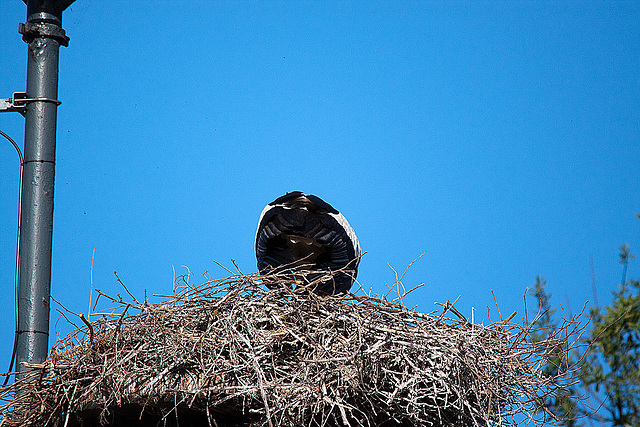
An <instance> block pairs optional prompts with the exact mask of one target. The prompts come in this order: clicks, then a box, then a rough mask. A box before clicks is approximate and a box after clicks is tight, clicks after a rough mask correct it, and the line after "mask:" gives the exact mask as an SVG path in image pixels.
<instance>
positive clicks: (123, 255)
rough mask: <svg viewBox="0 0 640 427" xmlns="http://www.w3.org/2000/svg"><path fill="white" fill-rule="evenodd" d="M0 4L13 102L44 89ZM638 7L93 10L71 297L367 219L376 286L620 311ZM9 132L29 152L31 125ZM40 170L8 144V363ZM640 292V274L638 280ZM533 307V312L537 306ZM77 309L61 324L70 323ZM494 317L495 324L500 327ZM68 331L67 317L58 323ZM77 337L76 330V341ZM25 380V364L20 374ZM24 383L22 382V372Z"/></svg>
mask: <svg viewBox="0 0 640 427" xmlns="http://www.w3.org/2000/svg"><path fill="white" fill-rule="evenodd" d="M25 9H26V8H25V6H24V4H23V3H22V2H21V1H19V0H11V1H9V0H4V1H2V3H1V4H0V16H1V17H2V19H1V20H0V45H1V46H2V47H1V48H0V52H1V53H2V67H1V68H0V89H1V90H2V92H1V93H0V97H9V96H11V93H12V92H16V91H23V90H24V89H25V80H26V78H25V74H26V52H27V47H26V44H25V43H23V42H22V40H21V38H20V35H19V34H18V33H17V28H18V23H19V22H24V20H25V15H26V10H25ZM639 22H640V3H638V2H624V1H617V2H609V1H606V2H605V1H593V2H583V1H579V2H578V1H576V2H572V1H567V2H551V1H549V2H458V1H456V2H415V1H412V2H378V1H376V2H260V3H258V2H204V1H189V2H187V1H155V2H143V1H130V0H129V1H109V2H106V1H105V2H102V1H101V2H97V1H88V0H78V1H76V2H75V3H74V4H73V5H72V6H71V8H70V9H69V10H67V11H66V12H65V14H64V18H63V27H64V28H65V30H66V31H67V34H68V35H69V36H70V38H71V41H70V44H69V47H68V48H62V49H61V55H60V84H59V99H60V100H62V102H63V104H62V105H61V106H60V107H59V109H58V140H57V165H56V189H55V211H54V247H53V250H54V253H53V266H52V268H53V270H52V294H53V296H54V297H55V298H56V299H57V300H59V301H61V302H63V303H64V304H65V305H66V306H67V307H69V308H70V309H72V310H74V311H78V312H84V313H86V311H87V306H88V303H89V287H90V281H89V278H90V266H91V256H92V251H93V249H94V248H95V260H94V266H93V281H94V287H95V288H100V289H102V290H103V291H105V292H107V293H111V294H116V293H122V289H121V288H120V287H119V285H118V283H117V282H116V280H115V277H114V275H113V271H114V270H116V271H117V272H118V275H119V277H120V278H121V279H122V280H123V282H124V283H126V285H127V287H128V288H129V290H131V292H133V293H134V294H135V295H136V296H138V297H141V296H142V295H143V294H144V290H145V289H147V292H148V293H149V294H151V293H167V292H170V291H171V287H172V278H173V274H174V273H173V268H174V267H175V270H176V272H177V274H181V273H184V272H185V271H186V270H185V269H184V268H183V267H181V266H187V267H188V268H189V269H190V270H191V272H193V274H194V276H193V278H192V280H193V281H195V282H199V281H201V280H202V278H201V276H200V275H201V274H202V273H204V272H205V271H208V272H209V274H210V275H211V276H212V277H222V276H225V275H226V272H225V271H224V270H223V269H221V268H220V267H218V266H216V264H215V263H214V262H213V260H216V261H218V262H220V263H222V264H225V265H228V266H230V265H231V261H230V260H231V259H235V260H236V261H237V262H238V264H239V265H240V267H241V269H242V270H243V271H244V272H253V271H255V269H256V266H255V258H254V253H253V239H254V235H255V228H256V226H257V221H258V217H259V215H260V212H261V210H262V208H263V207H264V205H265V204H266V203H268V202H270V201H271V200H273V199H275V198H276V197H278V196H280V195H282V194H284V193H285V192H287V191H293V190H301V191H304V192H307V193H312V194H316V195H318V196H320V197H322V198H324V199H325V200H326V201H328V202H329V203H331V204H332V205H333V206H334V207H336V208H337V209H338V210H340V211H341V212H342V213H344V214H345V215H346V217H347V218H348V220H349V222H350V223H351V225H352V226H353V228H354V229H355V231H356V233H357V234H358V237H359V238H360V242H361V245H362V248H363V250H365V251H367V254H366V255H365V256H364V258H363V260H362V263H361V266H360V272H359V276H358V278H359V280H360V282H361V283H362V285H363V286H364V287H365V288H367V289H369V288H371V289H372V291H373V292H374V293H386V287H385V283H390V282H393V281H394V275H393V271H391V269H390V268H389V267H388V265H387V263H389V264H390V265H391V266H393V267H394V268H395V269H396V270H398V271H402V270H404V268H405V267H406V266H407V265H408V264H409V263H410V262H411V261H412V260H414V259H415V258H417V257H418V256H419V255H420V254H422V253H423V252H426V253H425V255H424V256H423V257H422V258H421V259H420V260H419V261H417V262H416V263H415V264H414V265H413V266H412V267H411V269H410V270H409V271H408V273H407V275H406V278H405V284H406V286H407V287H411V286H414V285H417V284H420V283H423V282H424V283H425V285H424V286H423V287H422V288H421V289H420V290H418V291H415V292H414V293H413V294H412V295H411V296H410V298H409V299H408V301H407V304H410V305H414V304H417V305H418V309H419V310H421V311H431V310H432V309H434V308H435V306H434V304H433V303H434V302H436V301H438V302H445V301H446V300H455V299H456V298H458V296H459V295H461V297H460V299H459V300H458V302H457V307H458V309H459V310H460V311H462V312H463V313H465V314H467V315H469V314H470V313H471V308H472V307H475V308H476V309H477V312H476V319H477V320H478V321H480V320H481V319H483V318H484V317H486V312H487V309H486V307H487V306H491V307H493V297H492V294H491V290H493V291H494V292H495V294H496V297H497V300H498V302H499V304H500V309H501V311H502V312H503V313H505V312H508V313H509V314H510V313H511V312H513V311H515V310H517V311H518V317H517V318H520V316H522V315H523V311H522V309H523V305H522V295H523V293H524V291H525V289H526V288H527V287H528V286H532V284H533V282H534V280H535V277H536V275H542V276H544V277H546V278H547V281H548V290H549V291H550V292H551V293H552V294H553V298H552V303H554V304H563V305H564V306H565V308H569V307H570V309H571V311H573V312H575V311H578V310H579V309H580V307H581V306H582V305H583V304H584V303H585V302H586V301H587V300H593V298H592V287H591V272H590V259H593V266H594V271H595V279H596V285H597V290H598V297H599V301H600V303H601V304H603V303H607V302H608V301H610V300H611V297H610V293H611V291H612V290H614V289H615V288H616V286H617V283H619V281H620V277H621V273H622V268H621V265H620V264H619V263H618V248H619V246H620V245H621V244H623V243H629V244H630V245H631V249H632V252H635V253H637V254H639V255H640V221H639V220H638V219H637V218H635V213H640V179H639V172H640V170H639V165H640V25H639ZM0 130H2V131H4V132H6V133H8V134H9V135H11V136H12V137H13V138H14V139H16V140H17V141H18V142H20V144H22V141H23V133H24V123H23V119H22V117H21V116H19V115H18V114H15V113H12V114H2V115H0ZM18 170H19V169H18V159H17V156H16V155H15V153H14V152H13V148H12V147H11V146H10V144H8V143H0V224H1V228H0V292H1V295H2V298H1V299H0V316H1V317H0V320H1V321H2V323H3V324H4V327H3V328H2V329H0V365H4V364H8V362H9V356H10V350H11V343H12V338H13V322H14V320H13V309H14V308H13V288H12V287H13V271H14V250H15V225H16V222H17V190H18ZM629 277H633V278H638V277H640V260H636V261H635V263H632V264H631V265H630V267H629ZM530 301H531V304H532V305H533V301H532V300H530ZM54 307H55V305H54ZM494 313H495V310H492V316H493V315H494ZM51 316H52V317H51V325H52V327H53V325H54V324H55V323H56V320H57V319H58V317H59V316H58V314H57V313H56V312H55V311H52V315H51ZM58 326H60V324H58ZM4 369H6V368H4ZM0 370H2V369H0Z"/></svg>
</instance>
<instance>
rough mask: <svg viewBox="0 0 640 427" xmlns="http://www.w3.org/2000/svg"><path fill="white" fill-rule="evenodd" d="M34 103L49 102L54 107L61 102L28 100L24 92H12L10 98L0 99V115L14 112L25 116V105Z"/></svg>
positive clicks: (40, 99) (41, 99) (49, 99)
mask: <svg viewBox="0 0 640 427" xmlns="http://www.w3.org/2000/svg"><path fill="white" fill-rule="evenodd" d="M34 101H40V102H51V103H54V104H56V106H57V105H60V104H62V101H58V100H57V99H51V98H29V96H28V95H27V94H26V92H14V93H13V96H12V97H11V98H4V99H3V98H0V113H6V112H10V111H16V112H18V113H20V114H22V115H23V116H24V115H25V114H27V104H28V103H29V102H34Z"/></svg>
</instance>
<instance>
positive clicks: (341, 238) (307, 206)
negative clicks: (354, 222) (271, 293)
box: [255, 191, 361, 295]
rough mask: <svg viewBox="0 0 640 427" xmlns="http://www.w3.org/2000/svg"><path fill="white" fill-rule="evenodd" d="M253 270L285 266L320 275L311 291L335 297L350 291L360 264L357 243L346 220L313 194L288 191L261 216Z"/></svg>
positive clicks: (269, 205)
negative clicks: (256, 266) (323, 273)
mask: <svg viewBox="0 0 640 427" xmlns="http://www.w3.org/2000/svg"><path fill="white" fill-rule="evenodd" d="M255 250H256V258H257V260H258V270H259V271H261V272H266V271H270V270H272V269H279V268H280V267H283V266H287V267H291V268H295V267H298V266H304V268H305V269H307V270H311V271H316V270H317V271H318V272H327V271H331V272H335V271H337V270H341V271H340V272H338V273H334V274H332V275H325V276H323V275H322V274H321V273H320V274H318V275H317V276H315V277H327V279H326V280H324V281H320V284H318V286H317V287H316V288H315V289H314V291H315V292H317V293H319V294H324V295H326V294H337V293H341V292H346V291H348V290H349V289H350V288H351V285H353V282H354V280H355V277H356V274H357V273H358V264H359V263H360V255H361V250H360V243H359V242H358V238H357V237H356V234H355V232H354V231H353V228H351V226H350V225H349V223H348V222H347V219H346V218H345V217H344V215H342V214H341V213H340V212H338V211H337V210H336V209H334V208H333V207H332V206H331V205H330V204H328V203H327V202H325V201H324V200H322V199H321V198H320V197H318V196H314V195H311V194H304V193H302V192H300V191H294V192H291V193H287V194H285V195H284V196H281V197H278V198H277V199H276V200H274V201H273V202H271V203H269V204H268V205H267V206H266V207H265V208H264V210H263V211H262V215H260V220H259V221H258V231H257V232H256V242H255Z"/></svg>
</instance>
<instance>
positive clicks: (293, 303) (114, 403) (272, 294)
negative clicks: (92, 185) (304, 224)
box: [0, 274, 551, 427]
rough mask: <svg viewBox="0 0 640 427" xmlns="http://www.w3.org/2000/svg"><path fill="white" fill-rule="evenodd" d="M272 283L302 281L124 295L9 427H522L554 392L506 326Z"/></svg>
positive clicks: (69, 342) (26, 387) (24, 391)
mask: <svg viewBox="0 0 640 427" xmlns="http://www.w3.org/2000/svg"><path fill="white" fill-rule="evenodd" d="M299 277H300V276H298V278H299ZM319 280H320V279H319ZM265 282H269V283H271V284H283V285H286V284H290V283H291V279H290V278H284V277H282V276H276V275H271V276H259V275H256V274H253V275H234V276H231V277H229V278H226V279H222V280H216V281H209V282H206V283H205V284H203V285H200V286H198V287H187V288H185V289H183V290H182V291H181V292H177V293H176V295H172V296H166V297H165V299H164V300H163V302H159V303H153V304H151V303H148V302H146V301H145V302H138V301H137V300H135V299H134V300H133V302H129V303H127V302H124V301H123V300H122V298H118V299H113V298H111V301H113V302H114V303H115V305H116V306H117V307H116V310H115V311H114V312H111V313H110V315H106V314H102V316H98V315H96V314H94V315H93V317H100V318H99V319H98V320H95V321H93V322H89V321H86V325H85V326H82V327H81V328H78V329H77V330H75V331H74V332H72V333H71V334H70V335H69V336H68V337H67V338H65V339H63V340H60V341H59V342H58V343H57V344H56V345H55V346H54V347H53V348H52V350H51V354H50V356H49V357H48V359H47V360H46V361H45V362H44V363H42V364H37V365H30V366H29V367H30V368H31V369H30V370H29V371H28V373H27V374H26V375H25V376H24V377H23V378H22V379H20V380H18V381H16V382H15V383H14V384H12V385H10V386H6V387H4V388H3V389H2V393H1V394H0V397H2V398H4V399H5V400H6V401H7V402H8V403H7V404H6V405H5V406H4V407H3V408H1V409H2V413H3V419H2V422H1V423H0V425H2V426H24V425H33V426H44V425H48V426H49V425H50V426H93V425H96V426H97V425H149V426H155V425H175V426H182V427H184V426H189V425H203V426H209V425H211V426H223V425H251V426H253V425H255V426H303V425H306V426H337V425H350V426H381V425H385V426H487V425H509V424H512V423H515V422H516V421H514V420H516V419H517V418H518V417H520V419H522V417H525V418H528V417H529V415H530V414H529V413H530V412H531V411H534V412H535V410H536V402H540V401H541V399H542V396H544V393H546V390H547V387H548V385H549V384H550V381H551V379H550V378H547V377H546V376H545V375H544V374H543V373H542V370H541V366H542V363H541V360H542V359H544V355H540V354H539V353H540V352H539V351H538V350H537V349H539V348H542V347H545V345H543V346H542V347H541V346H540V343H538V345H537V346H535V347H534V346H533V345H532V344H531V343H530V342H529V341H528V339H527V334H526V333H523V332H522V328H516V327H515V326H514V325H513V324H510V323H508V322H507V320H504V321H499V322H496V323H494V324H491V325H490V326H480V325H474V324H471V323H469V322H467V321H466V319H464V317H463V316H462V315H460V314H459V313H458V314H456V313H457V311H456V310H455V308H453V307H452V305H451V304H449V303H447V304H445V305H443V309H442V310H440V311H438V312H434V313H431V314H422V313H418V312H416V311H414V310H410V309H407V308H406V307H404V305H403V304H402V303H401V300H400V299H396V301H395V302H392V301H389V300H387V299H386V298H382V299H378V298H373V297H370V296H367V295H362V296H356V295H353V294H348V295H343V296H330V297H321V296H317V295H315V294H313V293H309V292H308V291H306V290H305V289H304V288H302V287H299V288H297V289H296V290H291V289H290V287H288V286H278V287H277V289H274V290H266V289H265V287H264V286H263V285H264V283H265ZM101 296H102V297H104V296H106V295H104V294H102V293H101ZM80 317H81V318H82V319H84V316H82V315H80ZM85 320H86V319H85ZM543 344H544V343H543ZM546 344H549V343H546ZM546 347H548V345H547V346H546Z"/></svg>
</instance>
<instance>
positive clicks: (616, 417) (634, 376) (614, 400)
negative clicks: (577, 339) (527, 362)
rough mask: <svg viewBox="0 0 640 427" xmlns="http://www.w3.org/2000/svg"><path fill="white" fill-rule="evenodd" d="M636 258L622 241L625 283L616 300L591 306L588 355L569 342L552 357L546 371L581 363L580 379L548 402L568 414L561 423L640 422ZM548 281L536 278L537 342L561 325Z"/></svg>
mask: <svg viewBox="0 0 640 427" xmlns="http://www.w3.org/2000/svg"><path fill="white" fill-rule="evenodd" d="M633 258H634V256H633V255H632V254H631V252H630V249H629V245H623V246H621V248H620V262H621V263H622V264H623V276H622V283H621V284H620V285H619V288H618V290H617V291H616V292H614V294H613V297H614V298H613V301H612V303H611V304H610V305H608V306H605V307H595V308H592V309H591V312H590V315H591V326H590V329H589V330H588V331H587V333H586V334H585V336H584V337H583V338H582V342H583V343H584V344H585V345H586V346H588V348H589V351H588V352H587V353H586V355H584V358H582V359H581V357H582V356H583V355H582V354H569V355H567V353H568V351H562V350H563V349H564V347H559V349H558V351H557V356H552V357H549V358H548V362H547V364H546V365H545V368H544V370H545V374H547V375H548V376H550V377H551V376H553V374H556V373H557V372H560V373H571V372H570V370H571V369H574V368H575V372H574V374H573V376H574V377H575V379H576V380H577V381H576V382H575V383H573V384H571V383H556V384H555V387H554V389H553V391H552V393H550V395H549V396H548V397H547V398H546V400H545V402H544V405H545V406H546V408H549V410H550V411H551V412H553V413H555V414H557V415H558V416H559V417H560V418H561V419H562V421H560V422H559V424H560V425H567V426H580V425H584V423H588V425H594V424H593V423H598V425H606V426H624V427H627V426H640V282H639V281H636V280H627V279H626V272H627V266H628V264H629V261H630V260H631V259H633ZM545 285H546V282H545V281H544V279H541V278H539V277H538V278H536V283H535V288H534V296H535V297H536V298H537V299H538V308H539V316H538V317H537V319H536V321H535V325H536V326H537V328H536V332H535V333H534V334H533V335H532V339H533V340H534V342H536V341H540V340H541V339H542V338H544V337H548V336H549V334H552V333H554V331H557V330H559V327H558V325H557V323H556V322H557V320H556V319H555V316H554V315H555V311H556V310H554V309H552V308H551V305H550V299H551V295H550V294H549V293H547V292H546V291H545ZM570 338H571V337H566V336H565V339H570ZM565 344H566V342H565ZM566 348H567V349H568V348H569V347H566ZM551 354H552V355H553V354H554V353H551ZM571 361H575V362H579V363H577V364H575V365H574V364H573V363H572V362H571ZM563 369H564V370H565V371H564V372H563V371H562V370H563ZM556 377H557V375H556ZM541 411H542V408H541Z"/></svg>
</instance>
